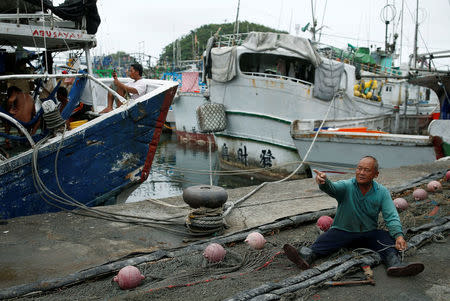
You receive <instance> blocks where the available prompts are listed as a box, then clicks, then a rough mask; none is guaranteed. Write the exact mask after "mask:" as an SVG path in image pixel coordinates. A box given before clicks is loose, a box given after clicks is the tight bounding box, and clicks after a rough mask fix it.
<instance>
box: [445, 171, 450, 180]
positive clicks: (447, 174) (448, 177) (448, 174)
mask: <svg viewBox="0 0 450 301" xmlns="http://www.w3.org/2000/svg"><path fill="white" fill-rule="evenodd" d="M445 179H446V180H447V181H450V170H448V171H447V172H446V173H445Z"/></svg>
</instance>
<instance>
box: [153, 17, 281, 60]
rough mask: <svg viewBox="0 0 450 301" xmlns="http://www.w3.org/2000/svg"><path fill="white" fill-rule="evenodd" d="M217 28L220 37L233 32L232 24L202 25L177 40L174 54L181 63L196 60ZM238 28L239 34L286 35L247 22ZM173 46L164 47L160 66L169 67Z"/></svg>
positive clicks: (240, 24) (171, 44)
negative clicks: (256, 32) (263, 33)
mask: <svg viewBox="0 0 450 301" xmlns="http://www.w3.org/2000/svg"><path fill="white" fill-rule="evenodd" d="M219 28H220V32H219V34H221V35H223V34H232V33H233V31H234V22H233V23H223V24H207V25H203V26H201V27H199V28H197V29H194V30H191V31H190V32H189V33H188V34H186V35H184V36H182V37H181V38H179V39H178V42H177V44H178V46H176V47H175V50H176V52H178V54H179V59H180V60H182V61H184V60H195V59H198V58H199V57H200V56H201V54H202V53H203V51H204V50H205V48H206V42H207V41H208V39H209V38H210V37H211V36H212V35H214V34H215V33H216V32H217V30H218V29H219ZM239 28H240V32H241V33H244V32H251V31H260V32H278V33H287V32H286V31H279V30H275V29H273V28H270V27H267V26H264V25H260V24H255V23H250V22H247V21H243V22H240V23H239ZM174 44H175V43H174V42H173V43H170V44H169V45H167V46H165V47H164V50H163V52H162V54H161V55H160V58H159V63H160V64H163V63H164V62H165V63H166V64H168V65H171V63H172V61H173V56H174V55H173V49H174V48H173V47H174Z"/></svg>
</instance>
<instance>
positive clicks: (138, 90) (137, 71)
mask: <svg viewBox="0 0 450 301" xmlns="http://www.w3.org/2000/svg"><path fill="white" fill-rule="evenodd" d="M142 71H143V69H142V65H141V64H138V63H134V64H131V66H130V69H129V71H128V76H129V77H130V78H132V79H133V80H134V81H133V82H130V83H126V84H123V83H121V82H120V81H119V80H118V79H117V73H116V72H113V74H112V76H113V78H114V85H113V86H114V87H113V89H115V90H116V91H117V93H119V95H121V96H124V95H125V94H126V93H129V94H130V97H131V99H136V98H138V97H139V96H141V95H142V94H144V93H145V90H146V85H145V82H144V80H143V79H142ZM114 98H115V99H116V106H117V107H120V106H121V105H122V102H121V101H120V100H119V99H117V98H116V97H114V95H112V94H111V92H108V106H107V107H106V108H105V109H103V110H102V111H101V112H100V114H103V113H108V112H111V111H112V110H113V103H114Z"/></svg>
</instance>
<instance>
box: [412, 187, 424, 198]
mask: <svg viewBox="0 0 450 301" xmlns="http://www.w3.org/2000/svg"><path fill="white" fill-rule="evenodd" d="M413 197H414V200H416V201H421V200H425V199H426V198H427V197H428V192H427V191H426V190H425V189H422V188H419V189H416V190H414V192H413Z"/></svg>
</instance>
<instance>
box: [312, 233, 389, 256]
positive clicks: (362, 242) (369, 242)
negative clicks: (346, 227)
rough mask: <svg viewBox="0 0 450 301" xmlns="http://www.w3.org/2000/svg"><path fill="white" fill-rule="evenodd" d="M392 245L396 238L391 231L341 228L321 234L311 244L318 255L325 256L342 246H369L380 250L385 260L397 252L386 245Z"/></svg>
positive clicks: (377, 250)
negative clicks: (360, 230) (349, 230)
mask: <svg viewBox="0 0 450 301" xmlns="http://www.w3.org/2000/svg"><path fill="white" fill-rule="evenodd" d="M392 245H395V240H394V239H393V238H392V237H391V235H390V234H389V232H387V231H384V230H378V229H377V230H373V231H368V232H347V231H343V230H339V229H330V230H328V231H327V232H325V233H324V234H322V235H320V236H319V238H318V239H317V240H316V241H315V242H314V244H313V245H312V246H311V249H312V250H313V252H314V253H315V254H316V255H318V256H319V257H323V256H326V255H329V254H331V253H334V252H336V251H338V250H339V249H341V248H367V249H371V250H374V251H376V252H378V253H379V254H380V256H381V259H382V260H383V261H385V258H386V256H387V254H389V253H392V252H395V253H397V250H396V249H395V248H394V247H391V248H387V249H386V246H392ZM382 249H384V250H382ZM380 250H382V251H380Z"/></svg>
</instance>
